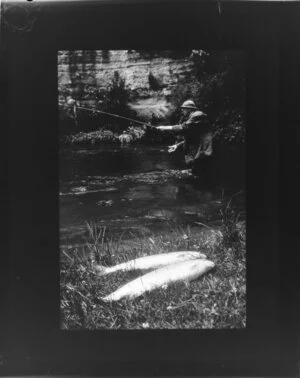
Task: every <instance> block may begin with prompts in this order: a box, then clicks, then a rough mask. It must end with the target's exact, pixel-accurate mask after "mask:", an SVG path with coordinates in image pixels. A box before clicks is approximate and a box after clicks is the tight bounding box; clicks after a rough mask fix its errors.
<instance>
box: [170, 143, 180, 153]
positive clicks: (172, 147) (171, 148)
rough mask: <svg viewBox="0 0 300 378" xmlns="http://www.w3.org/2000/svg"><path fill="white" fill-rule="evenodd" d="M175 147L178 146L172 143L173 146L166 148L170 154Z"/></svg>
mask: <svg viewBox="0 0 300 378" xmlns="http://www.w3.org/2000/svg"><path fill="white" fill-rule="evenodd" d="M177 147H178V146H177V144H173V146H169V148H168V152H169V154H171V153H172V152H174V151H176V150H177Z"/></svg>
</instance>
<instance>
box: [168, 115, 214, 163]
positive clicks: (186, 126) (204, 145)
mask: <svg viewBox="0 0 300 378" xmlns="http://www.w3.org/2000/svg"><path fill="white" fill-rule="evenodd" d="M170 130H171V131H172V132H174V133H176V134H177V135H182V136H183V137H184V146H183V149H184V154H185V162H186V164H188V165H190V164H193V163H195V162H196V161H197V160H200V159H202V158H204V157H207V156H211V155H212V152H213V149H212V131H211V125H210V122H209V120H208V119H207V116H206V114H204V113H202V112H201V111H200V110H196V111H194V112H192V113H190V115H189V116H188V118H187V120H186V121H184V122H182V123H180V124H179V125H175V126H172V127H171V129H170Z"/></svg>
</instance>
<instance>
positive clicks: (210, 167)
mask: <svg viewBox="0 0 300 378" xmlns="http://www.w3.org/2000/svg"><path fill="white" fill-rule="evenodd" d="M188 168H191V169H192V173H193V175H194V176H197V177H198V178H199V180H200V181H201V183H202V184H203V186H205V187H211V186H213V184H214V181H215V180H214V179H215V174H214V173H215V172H214V157H213V156H207V157H203V158H200V159H197V160H195V161H193V162H192V163H191V164H189V166H188Z"/></svg>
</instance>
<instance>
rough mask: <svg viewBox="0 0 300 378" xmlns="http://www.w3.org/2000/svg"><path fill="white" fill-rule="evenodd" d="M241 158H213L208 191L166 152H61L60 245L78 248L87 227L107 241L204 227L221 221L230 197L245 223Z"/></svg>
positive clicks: (149, 149) (135, 149)
mask: <svg viewBox="0 0 300 378" xmlns="http://www.w3.org/2000/svg"><path fill="white" fill-rule="evenodd" d="M240 155H241V153H240V151H239V152H233V153H232V154H231V155H230V154H229V155H226V156H227V157H228V158H226V156H225V159H224V158H222V159H220V166H219V168H218V169H217V170H216V172H215V177H214V184H213V185H212V186H208V185H207V183H206V182H204V180H202V179H201V177H199V178H198V179H195V178H194V177H193V176H191V174H190V173H189V171H187V170H186V169H185V166H184V162H183V160H182V156H181V155H176V154H175V155H174V154H169V153H168V152H167V147H166V146H159V147H149V146H147V147H145V146H126V147H112V146H107V147H91V148H82V147H81V148H79V147H72V148H63V149H61V150H60V243H61V246H74V245H78V244H84V243H85V242H86V238H87V226H86V223H89V224H91V223H93V224H95V223H96V224H97V225H99V226H103V227H106V230H107V232H108V233H109V234H110V235H111V236H112V237H114V236H117V235H120V234H123V235H124V237H134V236H139V235H144V236H145V235H151V234H153V233H155V232H162V231H164V230H170V228H172V227H186V226H187V225H189V226H190V227H193V226H198V227H199V225H201V224H204V225H210V224H213V223H214V222H217V221H219V220H220V214H221V213H220V210H221V208H222V206H224V204H227V203H228V201H230V199H231V202H230V203H231V205H232V206H235V207H237V209H238V210H239V212H240V214H241V216H242V217H245V201H244V200H245V198H244V191H245V175H244V173H245V160H244V157H243V158H241V156H240ZM237 162H238V169H237V167H236V163H237ZM232 196H233V197H232Z"/></svg>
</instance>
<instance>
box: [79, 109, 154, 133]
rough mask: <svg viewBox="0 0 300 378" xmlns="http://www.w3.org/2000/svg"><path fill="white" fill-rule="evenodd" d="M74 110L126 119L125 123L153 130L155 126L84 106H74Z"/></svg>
mask: <svg viewBox="0 0 300 378" xmlns="http://www.w3.org/2000/svg"><path fill="white" fill-rule="evenodd" d="M76 108H78V109H82V110H87V111H90V112H93V113H100V114H105V115H109V116H112V117H115V118H121V119H126V120H127V121H131V122H135V123H139V124H140V125H144V126H148V127H152V128H155V129H156V127H155V126H152V125H149V123H146V122H141V121H137V120H136V119H132V118H127V117H123V116H120V115H118V114H113V113H109V112H104V111H102V110H98V109H91V108H86V107H84V106H76Z"/></svg>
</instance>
